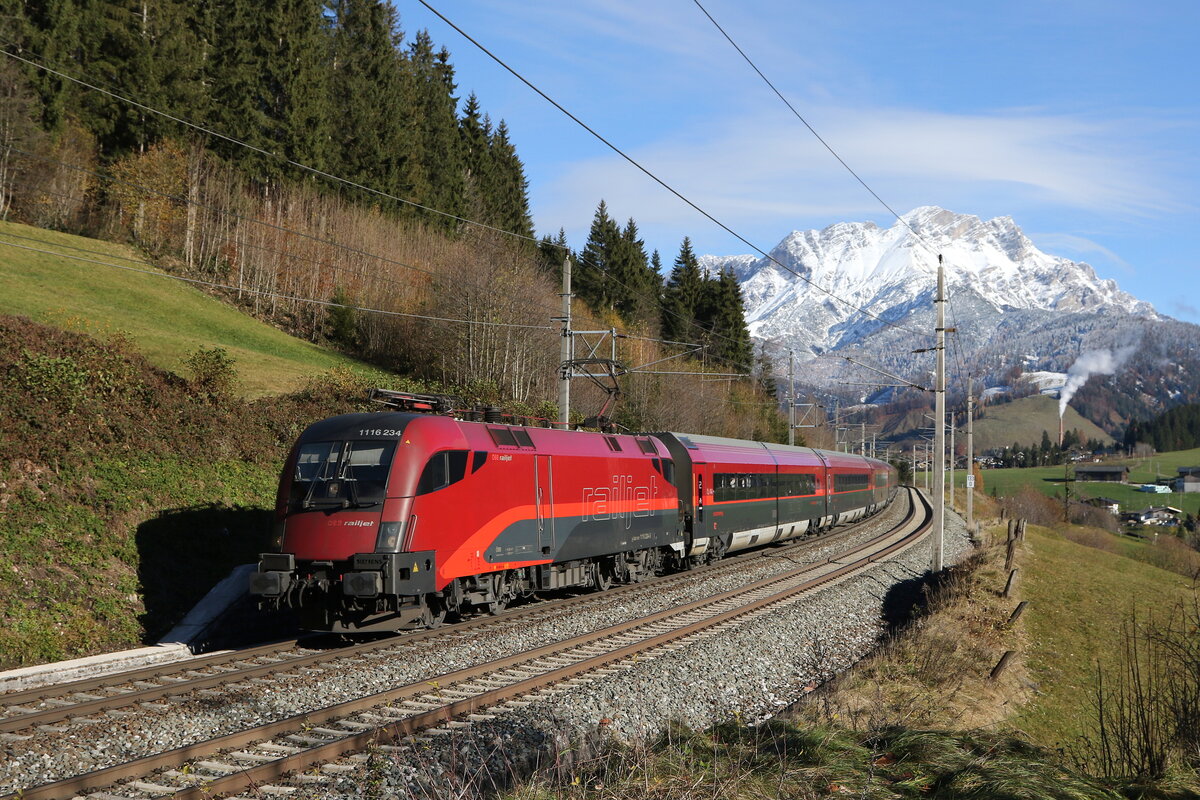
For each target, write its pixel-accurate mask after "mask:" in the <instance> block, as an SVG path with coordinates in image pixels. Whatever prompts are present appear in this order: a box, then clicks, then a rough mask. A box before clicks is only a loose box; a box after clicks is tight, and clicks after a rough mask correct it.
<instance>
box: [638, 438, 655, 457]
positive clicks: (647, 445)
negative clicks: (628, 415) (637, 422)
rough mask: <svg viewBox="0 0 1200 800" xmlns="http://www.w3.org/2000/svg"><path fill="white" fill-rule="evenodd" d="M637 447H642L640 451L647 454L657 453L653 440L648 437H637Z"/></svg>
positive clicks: (653, 454)
mask: <svg viewBox="0 0 1200 800" xmlns="http://www.w3.org/2000/svg"><path fill="white" fill-rule="evenodd" d="M637 443H638V447H640V448H642V452H643V453H645V454H646V455H648V456H656V455H658V450H656V449H654V442H652V441H650V440H649V439H638V440H637Z"/></svg>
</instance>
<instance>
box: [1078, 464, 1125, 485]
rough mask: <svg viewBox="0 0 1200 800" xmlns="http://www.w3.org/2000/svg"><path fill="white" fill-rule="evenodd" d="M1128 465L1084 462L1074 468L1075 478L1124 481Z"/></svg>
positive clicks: (1080, 479) (1105, 481)
mask: <svg viewBox="0 0 1200 800" xmlns="http://www.w3.org/2000/svg"><path fill="white" fill-rule="evenodd" d="M1128 478H1129V467H1126V466H1124V465H1121V464H1084V465H1081V466H1078V467H1076V468H1075V480H1077V481H1099V482H1104V483H1125V481H1126V480H1127V479H1128Z"/></svg>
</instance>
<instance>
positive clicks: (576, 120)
mask: <svg viewBox="0 0 1200 800" xmlns="http://www.w3.org/2000/svg"><path fill="white" fill-rule="evenodd" d="M417 2H419V3H420V4H421V5H423V6H425V8H427V9H429V11H430V12H431V13H433V14H434V15H435V16H437V17H438V18H439V19H441V20H442V21H443V22H445V23H446V24H447V25H449V26H450V27H451V28H453V29H454V30H455V31H456V32H457V33H458V34H459V35H460V36H462V37H463V38H464V39H466V40H467V41H468V42H470V43H471V44H473V45H474V46H475V47H477V48H478V49H479V50H480V51H481V52H483V53H484V54H485V55H487V56H488V57H489V58H491V59H492V60H493V61H495V62H496V63H497V64H498V65H500V66H501V67H502V68H503V69H505V70H506V71H507V72H508V73H509V74H511V75H512V76H513V77H515V78H516V79H517V80H519V81H521V83H523V84H525V85H526V86H528V87H529V88H530V89H531V90H533V91H534V92H535V93H537V94H538V95H539V96H541V97H542V98H543V99H544V100H545V101H546V102H548V103H550V104H551V105H552V106H554V107H555V108H557V109H558V110H559V111H561V112H562V113H563V114H565V115H566V116H567V117H568V118H570V119H571V121H573V122H574V123H575V124H577V125H579V126H580V127H581V128H583V129H584V130H585V131H587V132H588V133H590V134H591V135H592V136H594V137H595V138H596V139H598V140H599V141H600V142H601V143H603V144H604V145H605V146H606V147H608V148H609V149H610V150H612V151H613V152H614V153H616V154H617V155H619V156H620V157H621V158H623V159H624V160H625V161H627V162H628V163H629V164H631V165H632V166H634V167H635V168H636V169H638V170H639V171H640V172H642V174H644V175H646V177H648V178H650V179H651V180H652V181H654V182H655V183H657V184H658V185H659V186H661V187H662V188H664V189H666V190H667V191H668V192H670V193H671V194H672V195H674V196H675V197H676V198H678V199H679V200H680V201H682V202H683V203H684V204H686V205H687V206H688V207H690V208H691V209H692V210H694V211H696V212H697V213H699V214H700V215H701V216H703V217H704V218H705V219H707V220H709V221H710V222H712V223H713V224H714V225H716V226H717V227H719V228H720V229H721V230H723V231H725V232H726V233H728V234H729V235H731V236H733V237H734V238H735V239H737V240H738V241H740V242H741V243H742V244H744V245H746V246H747V247H749V248H751V249H753V250H754V252H756V253H758V254H759V255H761V256H762V257H763V258H765V259H767V260H768V261H770V262H771V263H773V264H775V265H776V266H778V267H779V268H780V269H783V270H785V271H787V272H790V273H791V274H792V275H795V276H796V277H797V278H799V279H800V280H802V281H804V282H805V283H807V284H809V285H810V286H812V287H813V288H815V289H817V290H818V291H820V292H822V293H823V294H825V295H827V296H828V297H830V298H831V299H833V300H836V301H837V302H839V303H842V304H843V305H846V306H848V307H849V308H851V309H853V310H855V311H857V312H859V313H860V314H863V315H864V316H867V317H870V318H871V319H874V320H876V321H877V322H880V323H881V324H883V325H886V326H888V327H891V328H895V329H897V330H903V331H906V332H908V333H911V334H915V335H917V336H928V334H926V333H925V332H923V331H918V330H914V329H912V328H906V327H904V326H902V325H897V324H895V323H893V322H889V321H888V320H886V319H883V318H882V317H880V316H879V315H877V314H873V313H871V312H870V311H867V310H866V309H865V308H862V307H861V306H858V305H856V304H854V303H853V302H851V301H850V300H846V299H845V298H843V297H841V296H839V295H838V294H836V293H835V292H833V291H831V290H829V289H827V288H825V287H824V286H821V285H820V284H818V283H816V282H815V281H813V280H812V279H810V278H807V277H805V276H804V275H803V274H801V273H799V272H797V271H796V270H794V269H792V268H791V267H789V266H787V265H786V264H784V263H783V262H781V261H779V260H778V259H777V258H775V257H774V256H772V255H771V254H770V253H768V252H767V251H765V250H763V249H762V248H761V247H759V246H758V245H756V244H754V243H753V242H751V241H750V240H749V239H747V238H746V237H745V236H743V235H741V234H740V233H738V232H737V231H735V230H734V229H733V228H731V227H729V226H728V225H726V224H725V223H724V222H722V221H721V220H719V219H717V218H716V217H715V216H713V215H712V214H711V213H710V212H708V211H706V210H705V209H704V208H702V207H701V206H700V205H698V204H697V203H695V202H694V201H692V200H690V199H689V198H688V197H686V196H685V195H684V194H683V193H682V192H680V191H679V190H678V189H675V188H674V187H673V186H671V185H670V184H668V183H667V182H666V181H664V180H663V179H662V178H660V177H658V176H657V175H656V174H654V173H653V172H651V171H650V170H649V169H648V168H647V167H645V166H643V165H642V164H641V162H639V161H637V160H636V159H634V158H633V157H632V156H630V155H629V154H628V153H626V152H625V151H624V150H622V149H621V148H619V147H617V146H616V145H615V144H613V143H612V142H610V141H609V140H608V139H607V138H605V137H604V136H603V135H601V134H600V133H599V132H597V131H596V130H595V129H594V128H592V127H591V126H590V125H588V124H587V123H586V122H584V121H583V120H582V119H580V118H579V117H577V116H576V115H575V114H573V113H571V112H570V111H568V110H567V109H566V107H564V106H563V105H562V104H560V103H559V102H558V101H556V100H555V99H554V98H552V97H550V95H548V94H546V93H545V92H544V91H542V90H541V89H539V88H538V87H537V86H536V85H534V84H533V83H532V82H531V81H530V80H529V79H527V78H526V77H525V76H523V75H522V74H521V73H519V72H517V71H516V70H515V69H513V68H512V67H511V66H509V65H508V63H507V62H505V61H504V60H503V59H501V58H500V57H499V56H497V55H496V54H494V53H493V52H492V51H491V50H489V49H488V48H486V47H485V46H484V45H483V44H482V43H480V42H479V41H478V40H476V39H475V38H474V37H472V36H471V35H470V34H468V33H467V32H466V31H464V30H463V29H462V28H460V27H459V26H458V25H456V24H455V23H453V22H451V21H450V19H448V18H447V17H446V16H445V15H444V14H442V13H441V12H440V11H438V10H437V9H436V8H434V7H433V6H432V5H430V4H429V3H428V2H427V0H417Z"/></svg>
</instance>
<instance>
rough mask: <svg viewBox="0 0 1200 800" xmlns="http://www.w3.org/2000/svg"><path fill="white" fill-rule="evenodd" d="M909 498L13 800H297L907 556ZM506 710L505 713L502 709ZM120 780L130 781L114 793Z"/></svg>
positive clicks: (917, 508) (912, 520)
mask: <svg viewBox="0 0 1200 800" xmlns="http://www.w3.org/2000/svg"><path fill="white" fill-rule="evenodd" d="M910 498H911V500H910V506H909V512H908V514H907V515H906V516H905V518H904V520H903V521H902V522H901V524H900V525H898V526H896V527H894V528H893V529H891V530H890V531H888V532H887V533H886V534H884V535H883V536H879V537H876V538H874V539H871V540H869V541H867V542H864V543H861V544H859V545H857V546H855V547H853V548H851V549H850V550H848V551H847V552H845V553H843V554H841V555H839V556H837V557H836V558H834V559H826V560H824V561H818V562H814V563H811V564H808V565H805V566H800V567H797V568H795V569H790V570H787V571H785V572H782V573H779V574H776V575H772V576H769V577H766V578H763V579H761V580H758V581H755V582H753V583H751V584H749V585H747V586H743V587H740V588H738V589H735V590H732V591H727V592H723V593H720V594H717V595H714V596H712V597H708V598H704V599H702V600H697V601H694V602H691V603H688V604H685V605H681V606H678V607H675V608H671V609H667V610H664V611H661V612H658V613H656V614H652V615H650V616H647V617H644V618H641V619H636V620H631V621H628V622H623V623H620V624H616V625H612V626H610V627H607V628H604V629H602V630H598V631H595V632H592V633H587V634H583V635H580V636H576V637H574V638H571V639H567V640H565V641H560V642H557V643H554V644H550V645H546V646H544V647H540V648H537V649H534V650H529V651H526V652H522V653H518V654H514V655H511V656H508V657H505V658H501V659H498V660H495V661H491V662H488V663H485V664H479V665H476V666H472V667H470V668H467V669H461V670H458V671H455V672H451V673H448V674H445V675H442V676H440V677H438V678H437V679H436V680H435V681H429V680H423V681H419V682H416V683H412V684H409V685H406V686H401V687H398V688H393V689H389V690H387V691H383V692H379V693H377V694H373V695H370V696H368V697H364V698H361V699H357V700H353V701H349V702H345V703H340V704H337V705H334V706H331V707H329V708H325V709H322V710H320V711H315V712H310V713H307V714H303V715H298V716H295V717H291V718H289V719H284V720H279V721H276V722H273V723H270V724H267V725H262V726H258V727H254V728H250V729H247V730H243V731H239V732H237V733H232V734H228V735H225V736H221V737H218V738H216V739H212V740H209V741H206V742H199V743H196V744H193V745H188V746H186V747H182V748H177V749H174V750H170V751H168V752H165V753H161V754H157V755H153V756H148V757H145V758H139V759H136V760H133V761H130V762H128V763H125V764H120V765H115V766H112V767H109V768H106V769H102V770H98V771H95V772H92V773H88V774H85V775H80V776H78V777H75V778H70V779H66V780H62V781H58V782H55V783H51V784H46V785H43V786H38V787H31V788H29V789H27V790H25V791H24V792H23V793H21V794H20V795H9V796H8V797H6V798H4V800H9V798H12V799H13V800H15V798H17V797H21V798H24V800H43V799H49V798H66V797H74V796H76V795H79V794H81V793H90V794H88V795H87V796H88V797H90V798H94V799H95V800H110V799H111V798H115V797H120V798H122V800H128V799H129V798H164V797H173V798H200V797H211V796H214V795H219V794H225V793H229V792H237V791H241V790H243V789H245V788H247V787H253V788H254V789H255V791H256V794H258V795H259V796H262V795H279V796H283V795H286V794H289V793H292V792H294V791H295V790H296V787H295V786H282V785H278V784H277V783H273V782H277V781H279V780H280V778H281V777H282V776H284V775H287V774H289V773H298V772H299V771H301V770H306V769H309V768H310V767H313V766H316V765H323V766H322V767H321V768H320V769H321V770H323V771H324V773H325V775H328V774H336V773H337V772H338V771H346V770H353V769H354V768H355V767H354V766H353V765H346V764H334V763H331V762H333V761H335V760H336V759H338V758H342V757H344V756H346V755H347V754H350V753H358V752H360V751H362V750H364V749H367V748H369V747H372V746H375V747H379V746H383V747H386V746H388V743H389V742H392V741H396V740H399V739H403V738H404V737H408V736H411V735H413V734H415V733H417V732H421V731H426V732H429V733H430V734H431V735H437V734H439V733H446V732H448V731H449V730H452V729H453V728H455V727H459V726H467V725H470V724H471V723H472V720H473V719H486V718H488V717H489V716H490V715H492V714H496V713H502V712H503V710H504V709H505V707H506V706H505V704H507V706H508V707H512V706H515V705H519V704H521V703H522V702H525V701H522V700H520V699H518V698H521V697H523V696H529V695H534V694H536V693H538V692H543V691H546V690H547V687H551V686H555V687H558V688H559V689H560V690H569V689H570V687H571V686H572V685H577V684H578V683H580V682H588V681H590V680H594V679H595V678H596V676H598V675H603V674H605V672H606V671H611V670H616V669H620V668H621V665H622V664H623V663H628V661H629V660H630V659H634V658H636V659H641V660H646V659H651V658H655V657H657V656H658V655H660V654H662V653H665V652H669V651H671V650H673V649H678V648H681V647H685V646H687V645H688V644H689V643H690V642H692V641H693V640H695V639H696V638H699V637H704V636H711V635H714V634H715V633H718V632H720V631H721V630H722V628H723V627H726V626H729V625H734V624H741V622H742V621H744V620H746V619H749V618H753V617H755V616H757V615H762V614H767V613H770V611H771V610H772V609H773V608H775V607H777V606H779V605H780V604H783V603H788V602H790V601H792V600H794V599H795V598H796V597H798V596H800V595H802V594H804V593H806V592H811V591H813V590H815V589H817V588H820V587H824V586H828V585H830V584H832V583H835V582H838V581H841V580H845V579H847V578H848V577H850V576H852V575H854V574H856V573H857V572H860V571H862V570H865V569H867V568H869V567H870V566H871V565H872V564H873V563H875V562H877V561H879V560H882V559H886V558H888V557H890V556H893V555H895V554H897V553H898V552H900V551H903V550H905V549H907V548H908V547H910V546H912V545H913V544H915V543H916V542H917V541H918V540H919V539H920V537H921V536H922V535H923V534H924V533H925V531H926V530H927V528H928V524H929V508H928V505H927V504H926V503H925V502H924V500H923V498H921V497H920V496H919V494H917V493H916V492H910ZM642 586H646V584H642ZM624 588H636V585H635V586H634V587H624ZM536 608H541V606H538V607H536ZM497 619H499V618H497ZM450 630H455V629H450ZM425 633H429V634H434V633H436V631H433V632H425ZM231 679H232V678H231ZM498 704H499V706H500V707H499V708H496V706H497V705H498ZM322 777H323V775H322V774H321V773H320V772H318V773H302V774H297V775H296V776H295V777H294V778H292V779H291V780H292V781H293V782H294V783H299V784H301V785H302V784H303V783H305V782H306V781H315V780H320V779H322ZM120 781H126V783H123V784H121V785H120V786H118V787H114V784H116V783H118V782H120ZM110 787H114V788H110Z"/></svg>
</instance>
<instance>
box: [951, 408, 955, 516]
mask: <svg viewBox="0 0 1200 800" xmlns="http://www.w3.org/2000/svg"><path fill="white" fill-rule="evenodd" d="M954 452H955V450H954V412H953V411H951V412H950V510H951V511H953V510H954Z"/></svg>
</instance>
